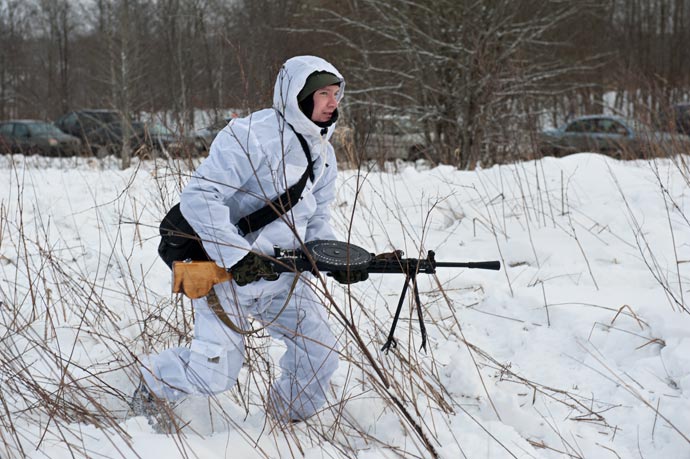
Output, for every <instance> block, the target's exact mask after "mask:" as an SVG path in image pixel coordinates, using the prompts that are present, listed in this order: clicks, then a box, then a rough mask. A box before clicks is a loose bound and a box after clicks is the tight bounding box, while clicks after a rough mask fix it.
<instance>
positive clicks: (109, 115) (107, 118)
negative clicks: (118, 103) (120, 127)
mask: <svg viewBox="0 0 690 459" xmlns="http://www.w3.org/2000/svg"><path fill="white" fill-rule="evenodd" d="M85 114H86V116H88V117H89V118H93V119H94V120H97V121H99V122H101V123H106V124H108V123H115V122H118V121H120V114H119V113H117V112H110V111H103V112H86V113H85Z"/></svg>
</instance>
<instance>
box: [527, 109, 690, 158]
mask: <svg viewBox="0 0 690 459" xmlns="http://www.w3.org/2000/svg"><path fill="white" fill-rule="evenodd" d="M539 150H540V152H541V153H542V154H544V155H554V156H564V155H568V154H571V153H577V152H583V151H586V152H598V153H603V154H607V155H610V156H613V157H616V158H645V157H648V156H659V155H660V154H678V153H688V152H689V151H690V138H688V137H687V136H684V135H677V134H671V133H666V132H659V131H654V130H651V129H649V128H648V127H646V126H644V125H642V124H641V123H638V122H636V121H633V120H629V119H626V118H622V117H619V116H608V115H589V116H582V117H579V118H575V119H573V120H571V121H570V122H568V123H566V124H565V125H563V126H561V127H560V128H558V129H550V130H547V131H544V132H543V133H542V134H541V135H540V137H539Z"/></svg>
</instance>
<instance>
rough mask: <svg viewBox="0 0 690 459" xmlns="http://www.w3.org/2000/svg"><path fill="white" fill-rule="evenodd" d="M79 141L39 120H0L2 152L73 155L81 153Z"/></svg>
mask: <svg viewBox="0 0 690 459" xmlns="http://www.w3.org/2000/svg"><path fill="white" fill-rule="evenodd" d="M82 150H83V148H82V143H81V141H80V140H79V139H78V138H76V137H74V136H71V135H69V134H65V133H64V132H62V131H61V130H60V129H58V128H56V127H55V126H54V125H52V124H51V123H46V122H45V121H39V120H10V121H3V122H0V151H2V152H3V153H23V154H27V155H30V154H41V155H46V156H74V155H79V154H81V153H82Z"/></svg>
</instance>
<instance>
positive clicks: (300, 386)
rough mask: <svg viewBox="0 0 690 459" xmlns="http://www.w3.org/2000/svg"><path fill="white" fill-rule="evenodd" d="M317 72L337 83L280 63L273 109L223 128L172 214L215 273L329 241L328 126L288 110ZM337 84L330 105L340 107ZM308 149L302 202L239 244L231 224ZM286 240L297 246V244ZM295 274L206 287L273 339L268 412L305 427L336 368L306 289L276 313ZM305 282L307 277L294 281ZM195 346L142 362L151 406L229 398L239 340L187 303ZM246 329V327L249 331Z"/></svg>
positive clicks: (331, 171)
mask: <svg viewBox="0 0 690 459" xmlns="http://www.w3.org/2000/svg"><path fill="white" fill-rule="evenodd" d="M316 71H326V72H330V73H332V74H334V75H336V76H337V77H338V78H340V79H341V81H342V75H341V74H340V73H339V72H338V71H337V70H336V69H335V67H333V66H332V65H331V64H330V63H328V62H326V61H325V60H323V59H321V58H318V57H314V56H298V57H294V58H291V59H289V60H288V61H287V62H286V63H285V64H284V65H283V67H282V68H281V70H280V72H279V75H278V79H277V81H276V84H275V89H274V95H273V108H270V109H264V110H260V111H257V112H254V113H252V114H251V115H249V116H248V117H246V118H242V119H236V120H233V121H231V122H230V123H229V124H228V126H226V127H225V128H224V129H223V130H222V131H221V132H220V133H219V134H218V136H217V137H216V138H215V140H214V141H213V143H212V145H211V149H210V153H209V156H208V158H206V159H205V160H204V161H203V163H202V164H201V165H200V166H199V168H198V169H197V170H196V172H195V173H194V174H193V176H192V178H191V179H190V182H189V183H188V185H187V186H186V187H185V188H184V190H183V192H182V195H181V199H180V202H181V204H180V205H181V207H180V208H181V211H182V214H183V215H184V216H185V218H186V219H187V220H188V221H189V223H190V224H191V226H192V227H193V228H194V230H195V231H196V232H197V233H198V234H199V236H200V237H201V239H202V240H203V241H204V248H205V250H206V252H207V253H208V254H209V256H210V257H211V258H212V259H213V260H215V261H216V263H217V264H218V265H219V266H222V267H224V268H228V267H231V266H233V265H234V264H235V263H237V262H238V261H239V260H241V259H242V258H243V257H244V256H245V255H246V254H247V251H250V250H251V251H254V252H257V253H264V254H267V255H272V254H273V247H274V245H277V246H279V247H281V248H285V249H292V248H298V247H300V241H299V239H301V240H302V241H304V242H308V241H312V240H319V239H336V238H335V235H334V233H333V230H332V228H331V226H330V223H329V220H330V211H329V205H330V204H331V202H332V201H333V199H334V197H335V180H336V175H337V167H336V159H335V154H334V152H333V147H332V146H331V144H330V143H329V141H328V140H329V138H330V136H331V135H332V133H333V130H334V127H335V126H334V124H333V125H331V126H330V127H328V128H320V127H319V126H317V125H316V124H314V122H312V121H311V120H310V119H309V118H308V117H307V116H306V115H305V114H304V113H302V111H300V108H299V106H298V103H297V94H298V93H299V92H300V90H301V89H302V87H303V86H304V84H305V81H306V79H307V77H308V76H309V75H310V74H311V73H313V72H316ZM343 89H344V82H343V83H341V85H340V92H339V95H338V100H339V99H340V98H342V95H343ZM286 123H289V124H290V125H291V126H292V128H294V129H295V130H296V131H297V132H299V133H301V134H302V135H303V136H304V138H305V139H306V140H307V143H308V144H309V148H310V151H311V156H312V158H313V161H314V177H315V178H314V181H313V182H312V181H310V180H309V181H307V185H306V187H305V189H304V191H303V193H302V199H301V200H300V201H299V202H298V203H297V204H296V205H294V206H293V207H292V209H291V211H289V212H288V213H287V214H286V215H284V216H283V219H287V220H289V221H290V224H289V225H288V224H287V223H286V222H285V221H284V220H283V219H277V220H275V221H273V222H272V223H270V224H268V225H267V226H265V227H264V228H263V229H261V230H259V231H256V232H253V233H249V234H247V235H245V236H242V235H241V234H240V232H239V230H238V229H237V227H236V226H235V224H236V223H237V221H238V220H239V219H240V218H241V217H244V216H246V215H248V214H250V213H251V212H253V211H255V210H257V209H259V208H261V207H263V206H265V205H266V202H267V201H266V200H267V199H269V200H270V199H274V198H275V197H276V196H279V195H281V194H282V193H283V192H284V191H285V190H286V188H287V187H288V186H290V185H292V184H294V183H296V182H297V181H298V180H299V179H300V177H301V176H302V174H303V173H304V171H305V170H306V168H307V159H306V155H305V153H304V150H303V149H302V147H301V145H300V143H299V141H298V139H297V137H296V135H295V134H294V132H293V131H292V129H291V128H290V126H288V125H287V124H286ZM295 233H297V235H298V236H299V239H298V238H297V237H296V235H295ZM294 276H295V274H293V273H282V274H281V275H280V278H279V279H278V280H276V281H268V280H264V279H261V280H258V281H256V282H252V283H249V284H247V285H245V286H243V287H239V286H238V285H237V284H236V283H235V282H234V281H231V282H225V283H222V284H218V285H216V286H215V293H216V295H217V297H218V298H219V300H220V303H221V305H222V307H223V309H224V310H225V311H226V312H227V313H228V315H229V317H230V318H231V319H232V321H233V322H234V323H236V324H237V325H238V326H241V327H243V328H244V329H247V328H248V325H247V320H246V318H247V317H248V316H249V315H251V316H253V317H254V318H255V319H256V322H259V324H260V325H265V324H268V323H270V322H272V321H274V320H275V322H273V323H272V324H271V325H269V326H268V331H269V333H270V334H271V336H272V337H273V338H278V339H280V340H282V341H283V342H284V343H285V345H286V346H287V350H286V352H285V354H284V355H283V356H282V358H281V359H280V369H281V374H280V377H279V378H278V379H277V380H276V381H275V382H274V383H273V386H272V388H271V390H270V396H269V397H270V398H269V400H270V401H271V403H270V406H269V409H270V410H273V412H274V414H275V415H276V416H277V417H278V418H279V419H285V420H296V419H305V418H307V417H309V416H311V415H313V414H314V413H315V412H316V411H317V410H318V409H319V408H320V407H321V406H322V405H323V404H324V403H325V399H326V390H327V388H328V383H329V381H330V378H331V376H332V374H333V373H334V372H335V370H336V368H337V366H338V354H337V350H336V339H335V337H334V335H333V333H332V332H331V330H330V328H329V326H328V323H327V321H326V313H325V311H324V306H323V305H322V304H321V302H320V301H319V300H318V298H317V297H316V295H315V294H314V292H313V291H312V290H311V289H310V287H309V284H308V282H304V281H302V280H300V281H298V282H297V285H296V288H295V290H294V292H293V294H292V295H291V296H290V299H289V304H288V305H287V307H286V308H285V310H284V311H283V312H282V313H279V312H280V310H281V309H282V308H283V305H284V303H285V301H286V298H287V295H288V292H289V290H290V287H291V285H292V284H293V280H294ZM303 276H305V277H306V279H307V280H308V279H313V277H311V275H310V274H306V275H305V274H303ZM192 303H193V306H194V309H195V324H194V338H193V340H192V343H191V346H190V347H179V348H173V349H168V350H166V351H164V352H161V353H160V354H158V355H149V356H147V357H145V358H144V359H143V368H142V369H143V370H144V371H143V372H142V373H143V375H144V379H145V382H146V384H147V385H148V387H149V388H150V390H151V391H152V392H153V393H155V394H156V395H157V396H158V397H161V398H164V399H168V400H175V399H178V398H180V397H183V396H185V395H187V394H204V395H211V394H216V393H220V392H223V391H226V390H228V389H230V388H231V387H232V386H233V385H234V384H235V382H236V380H237V375H238V373H239V371H240V369H241V367H242V363H243V360H244V339H243V336H242V335H240V334H238V333H236V332H234V331H232V330H230V329H229V328H228V327H227V326H225V325H223V324H222V323H221V322H220V321H219V319H218V318H217V317H216V316H215V314H214V313H213V312H212V311H211V309H210V308H209V306H208V302H207V299H206V298H202V299H199V300H194V301H193V302H192ZM256 322H255V324H254V327H257V326H259V325H257V324H256Z"/></svg>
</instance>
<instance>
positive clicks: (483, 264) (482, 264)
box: [436, 261, 501, 271]
mask: <svg viewBox="0 0 690 459" xmlns="http://www.w3.org/2000/svg"><path fill="white" fill-rule="evenodd" d="M436 267H437V268H469V269H490V270H492V271H499V270H500V269H501V262H500V261H470V262H467V263H460V262H453V261H437V262H436Z"/></svg>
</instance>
